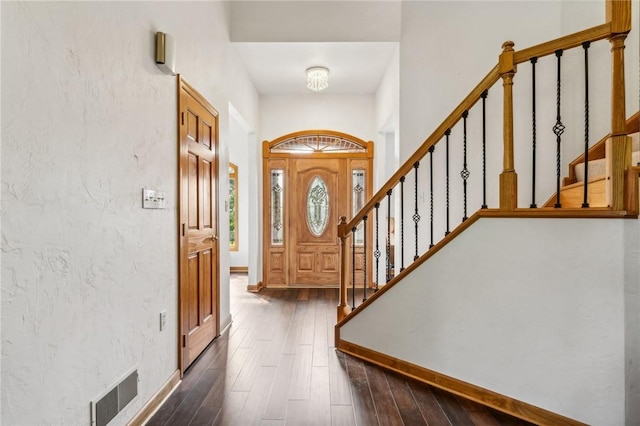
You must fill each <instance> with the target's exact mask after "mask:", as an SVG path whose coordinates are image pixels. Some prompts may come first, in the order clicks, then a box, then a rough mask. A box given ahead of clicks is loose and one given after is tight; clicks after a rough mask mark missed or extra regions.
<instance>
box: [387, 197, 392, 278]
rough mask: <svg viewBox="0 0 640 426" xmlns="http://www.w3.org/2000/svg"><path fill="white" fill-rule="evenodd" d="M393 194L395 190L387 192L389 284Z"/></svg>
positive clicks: (389, 274) (388, 275) (388, 276)
mask: <svg viewBox="0 0 640 426" xmlns="http://www.w3.org/2000/svg"><path fill="white" fill-rule="evenodd" d="M391 194H393V189H390V190H388V191H387V282H389V281H390V280H391Z"/></svg>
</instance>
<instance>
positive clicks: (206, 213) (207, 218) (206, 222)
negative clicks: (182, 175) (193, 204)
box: [200, 160, 213, 229]
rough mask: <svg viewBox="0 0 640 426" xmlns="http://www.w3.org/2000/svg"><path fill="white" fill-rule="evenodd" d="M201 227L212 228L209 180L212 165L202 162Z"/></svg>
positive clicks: (205, 161)
mask: <svg viewBox="0 0 640 426" xmlns="http://www.w3.org/2000/svg"><path fill="white" fill-rule="evenodd" d="M200 166H201V167H202V227H203V229H211V228H212V226H213V215H212V213H213V212H212V211H211V206H212V204H211V180H212V179H211V178H212V176H213V164H211V162H210V161H207V160H202V163H201V164H200Z"/></svg>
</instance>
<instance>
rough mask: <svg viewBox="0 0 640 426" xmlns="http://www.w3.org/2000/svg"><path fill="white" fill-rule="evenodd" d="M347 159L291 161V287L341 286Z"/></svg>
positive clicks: (346, 203)
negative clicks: (340, 238) (341, 229)
mask: <svg viewBox="0 0 640 426" xmlns="http://www.w3.org/2000/svg"><path fill="white" fill-rule="evenodd" d="M346 171H347V170H346V160H345V159H293V160H291V168H290V173H291V178H290V181H291V188H290V190H289V191H288V194H289V198H290V200H291V201H290V205H289V208H290V209H291V214H290V220H291V226H290V227H289V229H290V230H291V232H290V234H289V236H290V243H289V247H290V248H291V250H290V256H291V258H290V260H289V265H290V269H289V270H290V275H291V276H290V285H313V286H337V285H339V284H340V259H339V250H340V246H339V242H338V236H337V233H336V229H338V220H339V219H338V216H339V212H346V211H348V210H347V206H348V197H347V195H346V194H348V192H347V186H346V182H347V176H346Z"/></svg>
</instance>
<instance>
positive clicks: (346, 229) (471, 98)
mask: <svg viewBox="0 0 640 426" xmlns="http://www.w3.org/2000/svg"><path fill="white" fill-rule="evenodd" d="M499 79H500V74H499V73H498V65H496V66H494V67H493V68H492V69H491V71H489V73H488V74H487V75H486V76H485V77H484V78H483V79H482V80H481V81H480V83H478V84H477V85H476V87H474V88H473V90H472V91H471V93H469V94H468V95H467V97H466V98H464V100H463V101H462V102H461V103H460V105H458V106H457V107H456V108H455V109H454V110H453V111H452V112H451V114H449V115H448V116H447V118H446V119H445V120H444V121H443V122H442V124H440V126H438V127H437V128H436V130H434V132H433V133H431V135H430V136H429V137H428V138H427V139H426V140H425V141H424V142H423V143H422V145H420V147H419V148H418V149H417V150H416V152H414V153H413V155H412V156H411V157H409V159H408V160H407V161H405V162H404V164H402V166H400V168H399V169H398V170H397V171H396V172H395V173H394V174H393V175H392V176H391V177H390V178H389V180H388V181H387V183H385V184H384V185H383V186H382V187H381V188H380V189H379V190H378V192H376V193H375V194H374V195H373V197H371V199H370V200H369V202H368V203H367V204H365V206H364V207H363V208H362V209H361V210H360V211H359V212H358V214H356V215H355V216H354V217H353V218H352V219H351V220H350V221H349V223H347V224H341V225H338V238H340V237H346V236H347V235H348V234H349V233H351V228H353V227H354V226H357V224H358V223H360V221H361V220H362V218H363V217H364V216H365V215H366V214H367V213H368V212H370V211H371V210H372V209H373V208H374V206H375V204H376V203H379V202H381V201H382V200H383V199H384V198H385V197H386V196H387V192H388V191H389V190H390V189H393V188H394V187H395V186H396V185H397V184H398V182H399V181H400V178H401V177H402V176H405V175H406V174H407V173H409V172H410V171H411V169H413V165H414V164H415V163H416V162H417V161H420V160H421V159H422V158H423V157H424V156H425V155H427V153H428V152H429V148H431V147H432V146H433V145H435V144H436V143H438V142H439V141H440V139H442V138H443V137H444V132H446V131H447V129H451V128H452V127H453V126H455V125H456V123H457V122H458V121H460V119H461V118H462V113H463V112H465V111H467V110H469V109H471V107H472V106H473V105H475V103H476V102H478V100H480V97H481V96H482V93H483V92H484V91H485V90H489V88H491V86H493V85H494V84H495V83H496V82H497V81H498V80H499Z"/></svg>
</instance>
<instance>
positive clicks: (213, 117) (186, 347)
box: [178, 76, 220, 372]
mask: <svg viewBox="0 0 640 426" xmlns="http://www.w3.org/2000/svg"><path fill="white" fill-rule="evenodd" d="M178 82H179V84H178V86H179V128H180V171H179V173H180V285H179V287H180V317H181V320H180V330H181V347H182V348H181V351H180V353H181V360H180V368H181V371H182V372H184V370H186V369H187V368H188V367H189V365H191V363H192V362H193V361H194V360H195V359H196V358H197V357H198V355H200V353H201V352H202V351H203V350H204V348H206V347H207V345H208V344H209V343H210V342H211V341H212V340H213V339H214V338H215V337H216V336H217V335H219V333H220V327H219V322H220V320H219V276H218V264H219V251H218V249H219V248H218V218H217V206H218V191H217V186H218V185H217V175H218V164H217V163H218V157H217V151H218V113H217V112H216V110H215V109H214V108H213V107H212V106H211V105H210V104H209V103H208V102H207V101H206V100H205V99H204V98H203V97H202V96H201V95H200V94H199V93H198V92H197V91H195V90H194V89H193V88H192V87H190V86H189V85H188V84H187V83H186V82H185V81H184V80H182V79H181V78H180V76H178Z"/></svg>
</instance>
